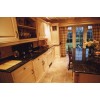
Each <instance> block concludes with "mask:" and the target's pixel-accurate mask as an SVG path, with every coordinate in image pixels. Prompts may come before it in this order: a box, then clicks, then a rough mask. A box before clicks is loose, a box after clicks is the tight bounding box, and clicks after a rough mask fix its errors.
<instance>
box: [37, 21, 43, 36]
mask: <svg viewBox="0 0 100 100" xmlns="http://www.w3.org/2000/svg"><path fill="white" fill-rule="evenodd" d="M37 33H38V37H39V38H44V37H45V32H44V22H43V21H41V20H38V21H37Z"/></svg>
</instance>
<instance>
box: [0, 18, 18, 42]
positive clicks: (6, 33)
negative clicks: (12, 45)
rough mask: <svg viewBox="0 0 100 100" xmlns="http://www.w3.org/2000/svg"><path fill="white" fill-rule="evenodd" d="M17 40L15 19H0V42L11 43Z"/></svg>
mask: <svg viewBox="0 0 100 100" xmlns="http://www.w3.org/2000/svg"><path fill="white" fill-rule="evenodd" d="M16 40H18V30H17V25H16V19H15V18H13V17H1V18H0V42H1V43H4V42H12V41H16Z"/></svg>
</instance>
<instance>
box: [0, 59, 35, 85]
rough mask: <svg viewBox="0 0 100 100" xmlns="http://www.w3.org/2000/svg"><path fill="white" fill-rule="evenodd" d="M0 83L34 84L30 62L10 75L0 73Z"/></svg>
mask: <svg viewBox="0 0 100 100" xmlns="http://www.w3.org/2000/svg"><path fill="white" fill-rule="evenodd" d="M0 82H1V83H13V82H14V83H31V82H35V75H34V69H33V65H32V61H29V62H28V63H26V64H24V65H23V66H21V67H19V68H18V69H16V70H14V71H13V72H11V73H7V72H0Z"/></svg>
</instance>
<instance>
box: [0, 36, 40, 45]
mask: <svg viewBox="0 0 100 100" xmlns="http://www.w3.org/2000/svg"><path fill="white" fill-rule="evenodd" d="M34 41H38V39H37V38H30V39H22V40H18V41H14V42H9V41H6V42H0V47H5V46H11V45H17V44H21V43H28V42H34Z"/></svg>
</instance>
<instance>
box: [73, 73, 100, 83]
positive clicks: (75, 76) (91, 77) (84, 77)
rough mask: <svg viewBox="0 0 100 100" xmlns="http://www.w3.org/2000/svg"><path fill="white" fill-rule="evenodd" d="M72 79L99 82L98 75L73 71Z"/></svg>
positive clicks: (78, 81)
mask: <svg viewBox="0 0 100 100" xmlns="http://www.w3.org/2000/svg"><path fill="white" fill-rule="evenodd" d="M73 79H74V82H75V83H100V75H95V74H85V73H74V74H73Z"/></svg>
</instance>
